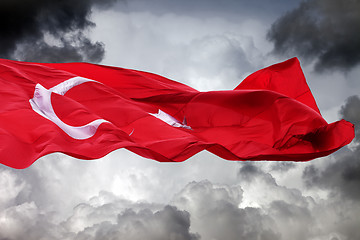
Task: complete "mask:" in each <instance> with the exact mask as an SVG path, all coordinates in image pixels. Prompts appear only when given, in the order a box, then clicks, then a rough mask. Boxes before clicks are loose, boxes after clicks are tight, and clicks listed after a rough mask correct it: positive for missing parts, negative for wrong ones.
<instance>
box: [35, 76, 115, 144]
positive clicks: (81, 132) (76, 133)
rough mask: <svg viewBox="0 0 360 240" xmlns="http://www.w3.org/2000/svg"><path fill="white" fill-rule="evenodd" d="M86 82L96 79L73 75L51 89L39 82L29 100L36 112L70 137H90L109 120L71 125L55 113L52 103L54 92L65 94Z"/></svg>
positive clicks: (82, 138) (80, 138)
mask: <svg viewBox="0 0 360 240" xmlns="http://www.w3.org/2000/svg"><path fill="white" fill-rule="evenodd" d="M86 82H96V81H94V80H91V79H87V78H83V77H73V78H70V79H68V80H66V81H64V82H62V83H59V84H58V85H56V86H54V87H52V88H50V89H46V88H45V87H43V86H42V85H41V84H39V83H38V84H36V86H35V91H34V97H33V98H32V99H30V100H29V102H30V105H31V107H32V109H33V110H34V111H35V112H37V113H38V114H39V115H41V116H43V117H44V118H47V119H49V120H50V121H52V122H53V123H55V124H56V125H57V126H58V127H59V128H61V129H62V130H63V131H64V132H65V133H66V134H67V135H69V136H70V137H72V138H74V139H79V140H84V139H88V138H90V137H92V136H94V134H95V133H96V131H97V129H98V127H99V126H100V124H102V123H104V122H108V121H106V120H105V119H96V120H94V121H92V122H90V123H88V124H86V125H83V126H78V127H74V126H70V125H68V124H66V123H64V122H63V121H62V120H61V119H60V118H59V117H58V116H57V115H56V114H55V112H54V108H53V106H52V103H51V94H52V93H57V94H60V95H64V94H65V93H66V92H67V91H69V90H70V89H71V88H73V87H75V86H78V85H80V84H82V83H86Z"/></svg>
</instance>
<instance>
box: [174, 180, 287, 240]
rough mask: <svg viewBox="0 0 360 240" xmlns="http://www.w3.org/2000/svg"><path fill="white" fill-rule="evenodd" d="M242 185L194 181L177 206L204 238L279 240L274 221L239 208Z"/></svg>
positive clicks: (255, 211)
mask: <svg viewBox="0 0 360 240" xmlns="http://www.w3.org/2000/svg"><path fill="white" fill-rule="evenodd" d="M242 193H243V191H242V189H241V187H240V186H236V185H235V186H226V185H220V186H216V185H215V184H213V183H211V182H209V181H202V182H192V183H190V184H188V185H187V186H186V187H185V188H184V189H183V190H182V191H181V192H180V193H178V194H177V195H176V196H175V199H174V202H173V203H174V204H175V205H176V206H178V207H179V208H180V209H186V210H187V211H189V212H190V214H191V218H190V219H191V221H192V225H191V227H192V229H193V230H194V231H196V232H198V233H199V234H200V236H201V238H202V239H229V240H232V239H234V240H235V239H249V240H251V239H254V240H255V239H261V240H265V239H266V240H275V239H279V237H280V235H279V233H277V232H275V231H274V230H273V229H274V228H273V227H274V222H273V220H272V219H271V218H270V217H268V216H267V215H265V214H263V212H262V211H261V209H258V208H250V207H247V208H244V209H243V208H239V204H240V203H241V201H242Z"/></svg>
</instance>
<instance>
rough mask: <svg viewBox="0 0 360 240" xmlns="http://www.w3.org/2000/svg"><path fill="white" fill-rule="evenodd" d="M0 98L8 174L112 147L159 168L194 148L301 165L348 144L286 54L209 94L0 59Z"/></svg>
mask: <svg viewBox="0 0 360 240" xmlns="http://www.w3.org/2000/svg"><path fill="white" fill-rule="evenodd" d="M0 102H1V103H0V163H2V164H5V165H7V166H10V167H13V168H26V167H28V166H30V165H31V164H32V163H33V162H34V161H35V160H37V159H38V158H40V157H42V156H44V155H46V154H49V153H53V152H62V153H65V154H67V155H70V156H73V157H76V158H81V159H96V158H100V157H103V156H105V155H106V154H108V153H109V152H111V151H113V150H115V149H118V148H126V149H128V150H130V151H132V152H135V153H137V154H139V155H141V156H143V157H146V158H151V159H155V160H157V161H162V162H163V161H174V162H179V161H184V160H186V159H187V158H189V157H191V156H193V155H194V154H196V153H197V152H199V151H202V150H204V149H206V150H208V151H210V152H212V153H213V154H216V155H218V156H219V157H222V158H225V159H228V160H288V161H306V160H310V159H314V158H317V157H321V156H325V155H328V154H330V153H332V152H334V151H336V150H338V149H339V148H341V147H342V146H344V145H346V144H348V143H350V142H351V140H352V139H353V138H354V128H353V125H352V124H351V123H349V122H346V121H344V120H341V121H338V122H335V123H331V124H328V123H327V122H326V121H325V120H324V119H323V118H322V116H321V114H320V112H319V110H318V107H317V106H316V103H315V100H314V98H313V96H312V94H311V92H310V89H309V87H308V86H307V84H306V81H305V78H304V75H303V73H302V70H301V68H300V64H299V62H298V60H297V59H296V58H293V59H290V60H288V61H285V62H283V63H279V64H276V65H273V66H270V67H268V68H265V69H262V70H259V71H257V72H255V73H254V74H252V75H250V76H249V77H247V78H246V79H245V80H244V81H243V82H241V83H240V85H239V86H238V87H236V88H235V89H234V90H228V91H210V92H199V91H197V90H195V89H193V88H191V87H189V86H186V85H184V84H181V83H178V82H175V81H172V80H169V79H167V78H165V77H162V76H159V75H155V74H152V73H147V72H142V71H136V70H130V69H124V68H117V67H110V66H102V65H95V64H89V63H54V64H49V63H48V64H45V63H27V62H17V61H11V60H4V59H0Z"/></svg>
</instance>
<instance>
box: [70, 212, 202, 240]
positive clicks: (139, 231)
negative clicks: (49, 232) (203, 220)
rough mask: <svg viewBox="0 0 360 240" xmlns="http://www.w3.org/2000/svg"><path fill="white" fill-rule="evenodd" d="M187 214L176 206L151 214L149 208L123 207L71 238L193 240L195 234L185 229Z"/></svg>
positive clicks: (195, 237)
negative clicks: (113, 216)
mask: <svg viewBox="0 0 360 240" xmlns="http://www.w3.org/2000/svg"><path fill="white" fill-rule="evenodd" d="M189 227H190V216H189V213H187V212H186V211H179V210H178V209H177V208H176V207H173V206H165V207H164V208H163V209H162V210H159V211H157V212H155V213H153V212H152V211H151V210H149V209H143V210H141V211H139V212H135V211H134V210H132V209H127V210H125V211H124V212H122V213H121V214H119V215H118V217H117V222H116V223H111V222H109V221H104V222H101V223H100V224H95V225H93V226H91V227H87V228H85V229H84V231H81V232H79V233H78V234H77V236H76V238H75V239H78V240H80V239H94V240H95V239H99V240H100V239H129V240H132V239H134V240H136V239H149V240H168V239H174V240H197V239H199V236H198V235H197V234H193V233H190V232H189Z"/></svg>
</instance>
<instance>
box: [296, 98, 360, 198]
mask: <svg viewBox="0 0 360 240" xmlns="http://www.w3.org/2000/svg"><path fill="white" fill-rule="evenodd" d="M359 109H360V99H359V97H358V96H351V97H349V98H348V99H347V101H346V103H345V105H344V106H342V108H341V110H340V114H341V115H342V117H343V118H344V119H346V120H348V121H351V122H352V123H353V124H355V130H356V131H355V141H356V142H357V143H358V142H359V137H360V136H359V131H358V130H359V123H360V111H359ZM335 156H336V161H334V162H332V163H331V164H329V165H327V166H326V167H325V168H324V169H322V170H320V169H318V168H316V167H315V166H313V165H310V166H308V167H307V168H305V170H304V175H303V177H304V179H305V182H306V184H307V186H308V187H312V188H314V187H319V188H324V189H330V190H331V191H332V193H333V194H341V195H342V196H343V197H344V198H346V199H353V200H357V201H358V200H360V188H359V186H360V146H359V145H357V146H356V147H355V148H354V149H353V150H352V151H350V150H347V151H346V150H343V152H340V153H338V154H337V155H335Z"/></svg>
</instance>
